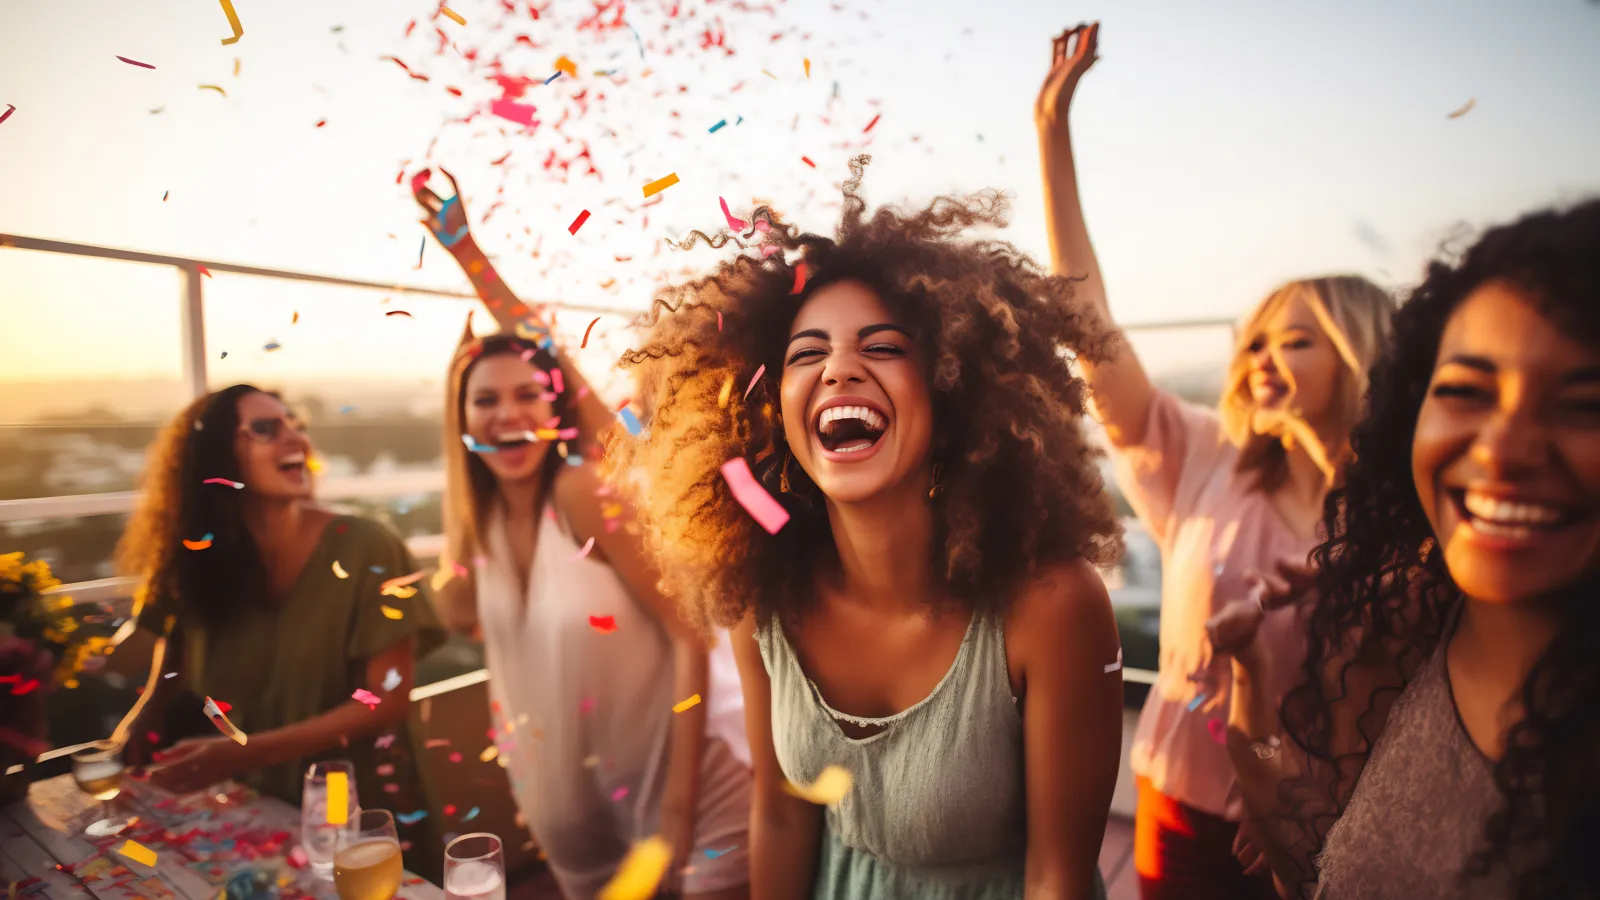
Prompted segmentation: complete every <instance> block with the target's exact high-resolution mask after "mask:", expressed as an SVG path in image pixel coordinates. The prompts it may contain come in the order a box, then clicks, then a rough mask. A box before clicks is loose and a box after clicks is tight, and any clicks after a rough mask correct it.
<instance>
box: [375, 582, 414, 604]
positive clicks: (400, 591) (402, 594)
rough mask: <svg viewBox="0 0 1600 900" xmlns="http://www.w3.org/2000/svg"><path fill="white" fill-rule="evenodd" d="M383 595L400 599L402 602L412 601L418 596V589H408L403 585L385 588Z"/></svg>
mask: <svg viewBox="0 0 1600 900" xmlns="http://www.w3.org/2000/svg"><path fill="white" fill-rule="evenodd" d="M383 595H384V596H385V597H399V598H400V599H401V600H410V599H411V598H412V597H415V596H416V595H417V589H416V588H414V587H406V586H405V585H403V584H396V585H391V586H390V587H386V588H384V589H383Z"/></svg>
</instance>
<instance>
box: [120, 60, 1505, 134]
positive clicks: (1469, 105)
mask: <svg viewBox="0 0 1600 900" xmlns="http://www.w3.org/2000/svg"><path fill="white" fill-rule="evenodd" d="M119 58H120V57H119ZM1477 105H1478V101H1477V98H1471V99H1468V100H1467V102H1466V104H1465V105H1463V106H1462V107H1461V108H1460V109H1458V110H1456V111H1455V112H1452V113H1450V114H1449V115H1447V116H1445V118H1447V119H1459V118H1461V117H1462V116H1464V115H1466V114H1467V113H1469V112H1472V108H1473V107H1474V106H1477Z"/></svg>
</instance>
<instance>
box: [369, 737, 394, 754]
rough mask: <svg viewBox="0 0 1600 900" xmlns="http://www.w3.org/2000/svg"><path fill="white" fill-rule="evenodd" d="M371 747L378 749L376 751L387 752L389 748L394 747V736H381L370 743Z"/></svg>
mask: <svg viewBox="0 0 1600 900" xmlns="http://www.w3.org/2000/svg"><path fill="white" fill-rule="evenodd" d="M372 746H373V747H374V748H376V749H378V750H387V749H389V748H390V747H392V746H394V735H392V734H386V735H383V736H382V737H380V738H378V739H377V740H376V741H373V742H372Z"/></svg>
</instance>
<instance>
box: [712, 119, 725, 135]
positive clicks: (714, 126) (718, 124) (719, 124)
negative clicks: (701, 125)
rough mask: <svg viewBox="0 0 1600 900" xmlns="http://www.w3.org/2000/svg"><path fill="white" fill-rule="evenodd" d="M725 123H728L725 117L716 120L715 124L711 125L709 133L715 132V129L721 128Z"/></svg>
mask: <svg viewBox="0 0 1600 900" xmlns="http://www.w3.org/2000/svg"><path fill="white" fill-rule="evenodd" d="M727 124H728V120H727V119H723V120H722V121H720V122H718V123H717V124H715V125H713V126H711V132H710V133H711V134H716V133H717V129H719V128H722V127H724V126H726V125H727Z"/></svg>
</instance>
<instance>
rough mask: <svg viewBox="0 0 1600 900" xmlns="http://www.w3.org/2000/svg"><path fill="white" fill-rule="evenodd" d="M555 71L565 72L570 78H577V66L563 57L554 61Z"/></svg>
mask: <svg viewBox="0 0 1600 900" xmlns="http://www.w3.org/2000/svg"><path fill="white" fill-rule="evenodd" d="M556 71H557V72H565V73H567V75H569V76H570V77H572V78H577V77H578V64H577V63H575V62H573V61H572V60H570V59H567V58H566V57H565V56H563V57H561V58H560V59H558V60H556Z"/></svg>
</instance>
